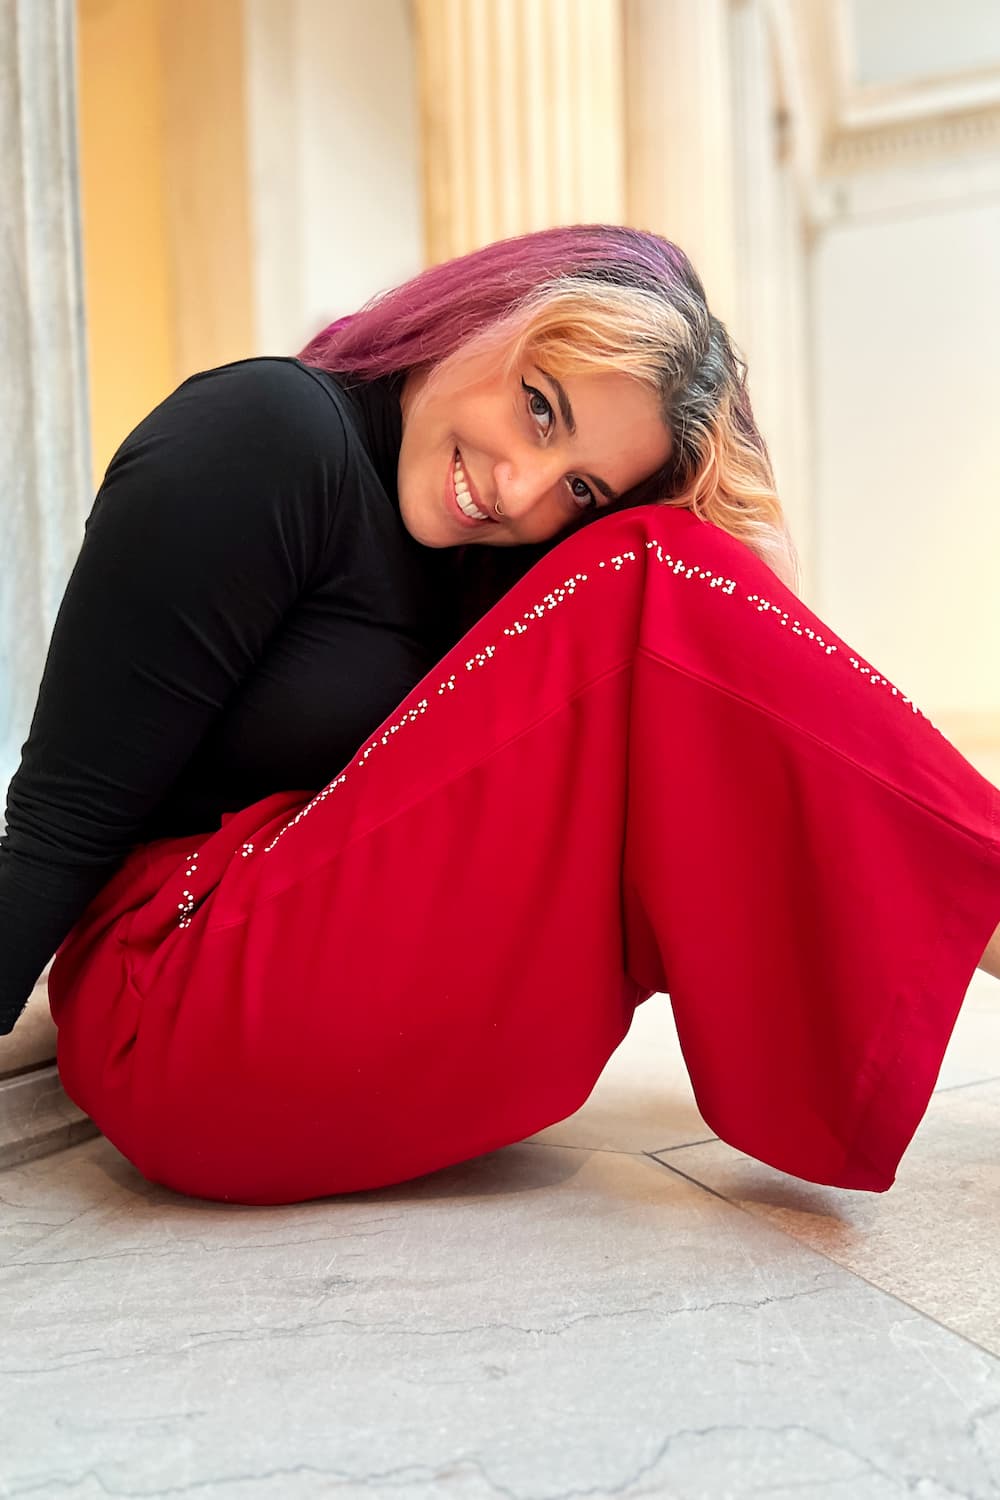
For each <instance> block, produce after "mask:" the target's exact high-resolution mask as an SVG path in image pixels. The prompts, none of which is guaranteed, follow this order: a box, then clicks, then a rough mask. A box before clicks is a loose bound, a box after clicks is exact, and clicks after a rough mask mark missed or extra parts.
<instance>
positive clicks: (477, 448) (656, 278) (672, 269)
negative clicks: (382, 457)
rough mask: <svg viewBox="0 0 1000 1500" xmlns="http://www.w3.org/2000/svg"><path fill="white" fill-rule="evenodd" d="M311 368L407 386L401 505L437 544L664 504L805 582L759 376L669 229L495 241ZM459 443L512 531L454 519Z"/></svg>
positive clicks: (587, 230)
mask: <svg viewBox="0 0 1000 1500" xmlns="http://www.w3.org/2000/svg"><path fill="white" fill-rule="evenodd" d="M299 357H300V358H301V359H302V360H304V361H305V362H306V363H311V364H315V365H317V366H319V367H321V368H323V369H325V370H327V371H329V372H331V373H334V374H336V375H337V376H338V377H341V378H343V377H347V378H350V377H352V376H353V377H360V378H361V379H363V380H370V379H372V378H374V377H379V376H388V375H400V376H402V379H403V386H402V406H403V420H404V427H403V443H402V448H401V451H400V458H399V495H400V504H401V512H402V515H403V519H404V522H405V524H406V526H407V527H408V529H409V530H410V531H411V532H412V534H413V535H414V536H415V537H416V538H417V539H418V540H419V541H421V542H423V543H424V545H426V546H432V547H449V546H456V545H463V544H467V543H475V544H482V545H485V546H490V547H511V546H518V545H521V546H524V545H531V544H536V545H537V544H540V543H542V542H544V541H546V540H548V539H551V538H553V537H557V536H560V535H562V534H564V533H565V532H567V531H569V530H574V529H576V527H577V526H579V525H580V524H581V523H586V522H589V521H591V520H593V519H595V518H596V517H598V516H599V515H601V514H605V513H606V511H607V508H608V507H609V506H616V507H619V508H622V507H629V506H632V505H642V504H648V503H650V502H654V501H655V502H661V503H663V504H665V505H674V506H677V507H680V508H683V509H686V510H691V511H693V512H694V513H695V514H696V515H698V516H699V517H700V518H701V519H703V520H705V521H709V522H711V523H712V524H714V525H716V526H719V527H720V528H721V529H722V530H724V531H728V532H729V533H730V534H731V535H733V536H736V537H738V538H739V539H740V540H741V541H743V542H744V543H746V545H747V546H749V547H750V548H751V550H752V551H754V552H756V553H757V555H758V556H759V557H761V558H762V559H763V560H764V561H765V562H766V563H767V564H768V566H769V567H771V568H773V569H774V571H775V572H776V573H777V574H778V576H779V577H780V578H781V579H782V581H783V582H784V583H786V584H787V585H788V587H790V588H792V589H793V590H795V589H797V587H798V583H799V574H800V566H799V559H798V554H797V551H796V548H795V546H794V543H793V542H792V539H791V535H790V533H789V530H788V526H787V522H786V520H785V517H784V513H783V510H782V507H781V503H780V501H779V499H778V496H777V493H776V491H775V487H774V476H773V472H772V469H771V464H770V459H769V456H768V452H767V445H766V444H765V442H764V440H763V438H762V437H761V435H760V433H759V432H758V430H757V426H756V423H755V422H754V418H753V412H752V409H751V406H750V398H749V395H748V393H747V386H746V365H745V363H744V362H743V360H742V359H741V358H740V356H739V355H738V353H737V352H736V350H735V348H734V346H733V344H732V341H731V339H730V337H729V334H728V332H727V330H726V329H725V327H724V326H723V324H722V323H721V322H720V321H719V319H718V318H716V317H714V316H713V314H712V313H710V312H709V309H708V305H707V302H706V299H705V291H704V288H703V286H702V284H701V281H700V279H699V277H698V275H697V273H696V271H695V269H694V267H693V266H692V264H691V262H690V260H689V259H688V257H687V256H686V255H685V254H684V252H683V250H681V249H680V247H679V246H677V245H674V244H671V243H670V241H668V240H664V239H662V238H660V236H658V235H654V234H648V233H645V232H643V231H641V230H638V229H630V228H625V227H623V226H620V225H606V224H600V225H586V224H580V225H574V226H572V227H568V228H559V229H548V230H542V231H540V232H538V233H536V234H529V235H521V236H517V237H515V238H513V239H508V240H501V241H498V242H497V243H496V244H492V245H486V246H484V247H483V248H482V249H480V250H476V251H474V252H472V253H471V254H469V255H465V256H461V257H459V258H458V259H456V260H452V261H447V262H445V263H444V264H442V265H437V266H431V267H430V268H429V269H428V270H426V271H424V272H422V273H421V274H420V275H419V276H416V277H414V278H413V279H412V280H411V281H408V282H405V283H404V284H403V285H402V286H399V287H395V288H393V289H392V290H390V291H388V292H384V293H382V294H380V295H379V296H377V297H374V298H373V299H372V300H371V301H370V302H368V303H367V304H366V306H365V307H363V308H362V309H361V310H360V311H359V312H358V313H355V314H352V315H351V316H350V317H347V318H341V319H339V320H338V321H337V322H335V323H332V324H330V326H329V327H328V328H325V329H323V331H322V332H320V333H318V334H317V335H316V336H315V337H314V338H313V339H312V340H311V341H310V343H309V344H308V345H307V346H306V348H305V349H303V350H302V351H301V353H300V356H299ZM456 449H457V450H458V451H459V453H460V463H461V466H462V469H463V471H464V475H465V480H466V486H467V489H468V491H469V494H470V495H471V496H472V497H473V499H475V496H476V495H478V496H479V509H480V510H481V511H483V512H486V513H487V514H490V513H492V514H493V516H494V518H495V519H498V518H501V517H503V518H505V519H504V521H503V524H501V525H499V526H497V525H493V526H488V525H487V524H486V523H485V522H483V521H482V520H481V519H479V518H475V519H472V520H469V517H468V516H467V515H465V514H463V513H462V511H461V509H460V508H456V505H455V489H454V478H453V474H452V470H451V464H452V460H453V459H454V456H455V451H456ZM467 520H469V524H468V525H466V524H465V522H466V521H467Z"/></svg>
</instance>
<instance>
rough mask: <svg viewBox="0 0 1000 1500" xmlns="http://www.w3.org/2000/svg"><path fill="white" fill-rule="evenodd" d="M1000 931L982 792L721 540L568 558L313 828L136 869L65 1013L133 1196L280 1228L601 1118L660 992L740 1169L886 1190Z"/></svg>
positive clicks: (91, 911) (936, 735)
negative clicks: (303, 1204) (596, 1098)
mask: <svg viewBox="0 0 1000 1500" xmlns="http://www.w3.org/2000/svg"><path fill="white" fill-rule="evenodd" d="M998 922H1000V792H998V791H997V789H996V788H995V787H993V786H992V785H991V784H990V783H989V782H988V781H986V780H985V779H984V778H983V777H982V776H981V775H980V774H979V773H978V772H977V771H976V770H975V769H974V768H973V767H972V766H971V765H970V764H969V762H968V761H967V760H965V759H964V757H963V756H962V755H961V754H960V753H959V752H958V750H956V749H955V747H954V746H953V745H951V744H950V743H949V742H948V741H947V740H946V739H945V738H944V737H943V736H942V735H941V733H940V732H939V731H938V730H937V729H936V728H935V727H934V726H933V725H932V724H931V723H930V721H929V720H928V719H927V718H926V716H925V715H924V714H923V713H922V712H921V711H920V710H919V709H917V708H916V707H915V706H914V705H913V704H912V703H911V702H910V701H909V700H908V699H907V698H906V697H904V696H903V694H902V693H901V692H899V691H898V690H897V689H896V688H895V687H894V686H893V685H892V684H891V683H890V682H888V681H887V680H886V679H885V678H884V677H882V676H881V675H880V674H878V673H877V672H875V671H874V670H873V669H872V668H871V666H870V665H869V664H868V663H867V662H865V661H864V660H863V659H862V658H860V657H859V656H858V655H857V654H856V653H852V651H851V648H850V647H849V646H847V645H846V644H845V643H844V642H843V641H842V640H841V639H840V638H839V637H838V636H836V635H835V634H834V632H833V631H832V630H830V629H829V628H828V627H827V626H826V625H825V624H824V623H823V622H822V621H821V620H820V619H818V617H817V616H816V615H814V614H812V613H811V612H810V610H809V609H808V608H807V607H806V606H805V605H804V604H803V603H801V602H800V601H799V600H798V599H797V598H796V597H795V595H794V594H792V593H791V592H790V591H789V590H788V589H786V588H785V587H784V586H783V585H782V584H781V583H780V582H779V581H778V579H777V578H776V577H775V575H774V574H773V573H772V572H771V571H770V569H769V568H767V567H766V566H765V565H764V564H763V563H761V562H760V561H759V560H758V559H757V558H756V557H755V556H754V554H752V553H751V552H750V551H749V550H748V549H747V548H746V547H745V546H744V545H743V544H742V543H740V542H738V541H736V540H735V539H734V538H732V537H730V536H728V535H727V534H726V533H725V532H723V531H720V530H719V529H718V528H716V527H713V526H709V525H706V524H705V523H703V522H701V521H700V520H698V519H697V517H695V516H694V515H692V514H691V513H690V512H688V511H683V510H675V509H670V508H665V507H660V506H653V505H649V506H643V507H641V508H638V509H634V510H630V511H624V512H620V513H618V514H615V515H612V516H608V517H605V518H602V520H600V521H599V522H597V523H595V524H592V525H590V526H587V527H584V528H583V529H582V530H580V531H578V532H576V533H574V534H572V535H570V536H568V537H567V538H566V539H565V540H564V541H562V542H561V543H559V545H558V546H556V547H555V548H554V549H553V550H551V551H550V552H549V553H548V554H547V555H546V556H545V557H544V558H542V559H541V561H539V562H538V563H536V564H535V566H534V567H533V568H532V569H531V571H530V572H529V573H528V574H527V575H526V576H525V577H524V578H523V579H521V581H520V582H519V583H517V584H516V585H515V586H514V587H513V588H512V589H511V590H510V591H509V592H508V593H507V594H506V595H505V596H504V598H502V599H501V600H500V601H499V603H498V604H496V605H495V606H494V607H493V608H492V609H491V610H490V611H489V612H488V613H487V614H486V615H484V616H483V617H482V618H481V619H480V620H479V621H477V623H476V624H475V625H474V626H473V627H472V629H470V630H469V631H468V633H467V634H466V635H465V636H464V637H463V639H462V640H461V641H460V642H459V643H458V644H457V645H456V646H455V647H453V649H452V650H451V651H450V652H449V653H448V654H447V656H445V657H444V658H443V659H442V660H441V661H440V662H439V663H438V664H437V665H436V666H435V667H434V668H433V670H432V671H431V672H429V673H428V674H427V676H426V677H425V678H424V679H423V680H422V681H421V682H420V683H418V684H417V686H416V687H414V688H413V690H412V692H411V693H410V694H409V695H408V697H406V698H405V699H404V700H403V702H402V703H401V704H400V705H399V706H398V708H396V709H395V710H394V711H393V713H392V714H391V715H390V716H389V718H387V719H386V720H385V722H384V723H383V724H382V725H381V726H380V727H379V729H378V730H377V731H376V732H375V734H374V735H373V736H372V738H371V739H370V741H368V742H367V743H366V744H365V745H364V746H362V747H361V749H360V750H359V751H358V753H357V754H356V755H355V756H354V757H353V759H352V760H351V762H350V764H349V765H348V766H347V767H346V768H344V769H343V770H341V771H340V773H339V774H338V775H337V776H336V778H335V779H334V780H333V781H331V782H330V783H329V785H328V786H326V787H324V788H323V790H322V791H320V792H319V793H318V794H315V795H313V794H312V793H311V792H301V791H297V792H294V791H288V792H278V793H275V794H274V795H273V796H269V797H266V798H264V799H263V800H262V801H260V802H257V803H255V804H254V805H253V806H251V807H246V808H243V809H242V810H240V811H238V812H232V813H228V814H226V816H225V817H224V819H223V821H222V826H221V827H220V828H219V829H217V830H215V831H214V832H213V831H206V832H205V833H204V834H201V835H198V836H192V835H188V836H185V837H183V838H171V839H160V840H157V841H156V842H155V843H152V844H148V845H145V846H139V847H137V848H136V849H135V850H133V852H132V853H131V854H130V856H129V857H128V859H127V860H126V862H125V863H124V865H123V866H122V867H121V868H120V870H119V871H118V873H117V874H116V875H115V876H114V877H113V878H112V879H111V880H110V882H109V883H108V884H107V886H105V887H104V889H103V890H102V891H101V892H100V893H99V894H98V896H97V897H95V899H94V900H93V902H91V904H90V906H89V907H88V908H87V911H86V912H85V913H84V915H83V917H82V918H81V919H80V921H79V922H78V923H77V924H76V926H75V927H74V928H73V930H72V932H71V933H70V934H69V936H68V937H67V939H66V940H65V942H64V943H63V944H62V946H61V947H60V949H59V952H58V954H57V955H56V958H55V961H54V964H53V967H52V970H51V974H50V978H49V995H50V1001H51V1008H52V1014H53V1017H54V1018H55V1021H56V1023H57V1025H58V1027H59V1035H58V1065H59V1072H60V1075H61V1077H62V1081H63V1084H64V1086H65V1088H66V1091H67V1093H68V1094H69V1095H70V1097H71V1098H72V1099H74V1100H75V1101H76V1103H77V1104H78V1105H79V1106H80V1108H81V1109H83V1110H84V1111H86V1113H87V1114H88V1115H90V1116H91V1118H92V1119H93V1120H94V1121H95V1123H96V1124H97V1126H98V1127H99V1128H100V1130H102V1131H103V1132H104V1134H105V1135H106V1136H107V1137H108V1138H109V1139H110V1140H111V1141H112V1142H113V1143H114V1145H115V1146H116V1147H117V1148H118V1149H119V1150H120V1151H121V1152H122V1153H123V1154H124V1155H125V1156H127V1157H128V1158H129V1160H130V1161H131V1162H133V1163H134V1165H135V1166H136V1167H137V1168H138V1169H139V1171H140V1172H142V1173H143V1174H144V1175H145V1176H146V1177H147V1178H149V1179H150V1180H152V1181H154V1182H159V1183H164V1184H166V1185H167V1186H169V1187H171V1188H175V1189H177V1190H179V1191H181V1192H184V1193H188V1194H192V1195H194V1196H196V1197H204V1198H216V1199H234V1200H236V1201H238V1202H241V1203H291V1202H298V1201H301V1200H304V1199H310V1198H317V1197H322V1196H325V1195H327V1194H332V1193H343V1192H350V1191H354V1190H357V1189H363V1188H375V1187H379V1186H382V1185H385V1184H388V1183H395V1182H400V1181H404V1180H406V1179H408V1178H412V1177H416V1176H419V1175H420V1174H421V1173H424V1172H429V1171H432V1170H434V1169H436V1168H440V1167H445V1166H448V1165H450V1164H452V1163H455V1162H459V1161H463V1160H466V1159H468V1158H470V1157H473V1156H476V1155H479V1154H480V1153H483V1152H488V1151H492V1150H495V1149H497V1148H498V1147H501V1146H504V1145H506V1144H509V1143H510V1142H513V1141H517V1140H520V1139H523V1138H524V1137H525V1136H527V1135H530V1134H532V1133H533V1132H534V1131H537V1130H540V1129H542V1128H543V1127H544V1126H546V1125H549V1124H552V1123H553V1122H554V1121H556V1120H560V1119H562V1118H564V1117H565V1116H566V1115H569V1114H571V1113H572V1112H573V1111H574V1110H576V1109H578V1108H579V1107H580V1106H581V1105H582V1104H583V1103H584V1101H585V1100H586V1098H587V1096H588V1094H589V1093H590V1091H591V1089H592V1088H593V1086H594V1084H595V1082H596V1081H597V1079H598V1077H599V1075H600V1073H601V1071H602V1069H603V1067H604V1065H605V1063H606V1062H607V1060H608V1058H609V1057H610V1055H611V1054H612V1052H613V1051H614V1050H615V1048H616V1047H617V1046H618V1044H619V1043H620V1042H621V1041H622V1039H623V1037H624V1036H625V1034H626V1032H627V1031H628V1028H629V1025H630V1022H631V1019H632V1014H633V1011H634V1009H635V1007H636V1006H637V1005H638V1004H639V1003H641V1002H642V1001H643V1000H646V999H648V998H649V996H650V995H651V994H653V993H655V992H663V993H669V996H670V1001H671V1004H672V1006H673V1012H674V1017H675V1021H676V1024H677V1030H678V1036H679V1041H680V1045H681V1048H682V1050H683V1054H684V1059H685V1062H686V1064H687V1067H688V1069H689V1072H690V1076H691V1082H692V1085H693V1088H694V1093H695V1097H696V1099H697V1103H698V1108H699V1109H700V1110H701V1113H702V1114H703V1116H704V1118H705V1120H706V1121H707V1122H708V1124H709V1126H710V1127H711V1129H712V1130H714V1131H715V1132H717V1133H718V1135H719V1136H721V1138H722V1139H723V1140H725V1141H728V1142H729V1143H730V1144H731V1145H733V1146H735V1147H738V1148H739V1150H741V1151H744V1152H747V1153H749V1154H750V1155H751V1156H755V1157H758V1158H759V1159H760V1160H762V1161H765V1162H768V1163H769V1164H771V1165H772V1166H774V1167H778V1168H780V1169H781V1170H782V1171H784V1172H789V1173H792V1174H794V1175H795V1176H798V1177H803V1178H806V1179H808V1180H810V1181H813V1182H820V1183H828V1184H831V1185H834V1186H839V1187H846V1188H866V1189H870V1190H873V1191H876V1192H881V1191H884V1190H885V1189H886V1188H888V1187H889V1186H890V1185H891V1183H892V1182H893V1180H894V1176H895V1170H896V1167H897V1165H898V1163H899V1160H900V1157H901V1156H902V1153H903V1151H904V1150H905V1149H906V1146H907V1144H908V1143H909V1141H910V1139H911V1137H912V1135H913V1133H914V1131H915V1130H916V1128H917V1126H918V1124H919V1122H920V1120H921V1118H922V1116H923V1114H924V1111H925V1109H926V1107H927V1104H928V1101H929V1099H930V1096H931V1093H932V1091H933V1088H934V1084H935V1082H936V1079H937V1075H938V1071H939V1068H940V1065H941V1061H942V1057H943V1055H944V1051H945V1048H946V1046H947V1043H948V1039H949V1037H950V1035H951V1031H952V1028H953V1026H954V1023H955V1020H956V1017H957V1015H958V1011H959V1009H960V1007H961V1004H962V1000H963V998H964V995H965V992H966V989H967V987H968V984H969V982H970V980H971V978H972V976H973V973H974V971H975V969H976V966H977V964H978V963H979V961H980V959H981V958H982V955H983V952H984V950H985V948H986V945H987V942H988V941H989V938H990V936H991V934H992V932H993V930H994V928H995V927H996V925H997V923H998Z"/></svg>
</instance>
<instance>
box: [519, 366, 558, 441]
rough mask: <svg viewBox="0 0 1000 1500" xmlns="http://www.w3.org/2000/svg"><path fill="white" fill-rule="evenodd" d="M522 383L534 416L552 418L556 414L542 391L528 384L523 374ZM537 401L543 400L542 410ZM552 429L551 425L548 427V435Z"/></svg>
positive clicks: (530, 410)
mask: <svg viewBox="0 0 1000 1500" xmlns="http://www.w3.org/2000/svg"><path fill="white" fill-rule="evenodd" d="M521 384H522V386H523V387H524V390H525V393H526V394H527V397H528V411H529V412H530V413H531V415H532V416H533V417H549V418H551V417H553V416H554V415H555V413H554V412H553V410H552V407H551V406H550V405H549V403H548V401H546V399H545V397H544V396H543V395H542V393H541V391H537V390H536V389H535V387H534V386H533V385H528V383H527V382H526V381H525V379H524V377H523V376H522V377H521ZM536 401H539V402H541V410H539V408H538V407H537V406H536V405H535V404H534V403H535V402H536ZM550 430H551V429H550V428H549V427H546V429H545V432H546V435H547V434H548V433H549V431H550Z"/></svg>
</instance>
